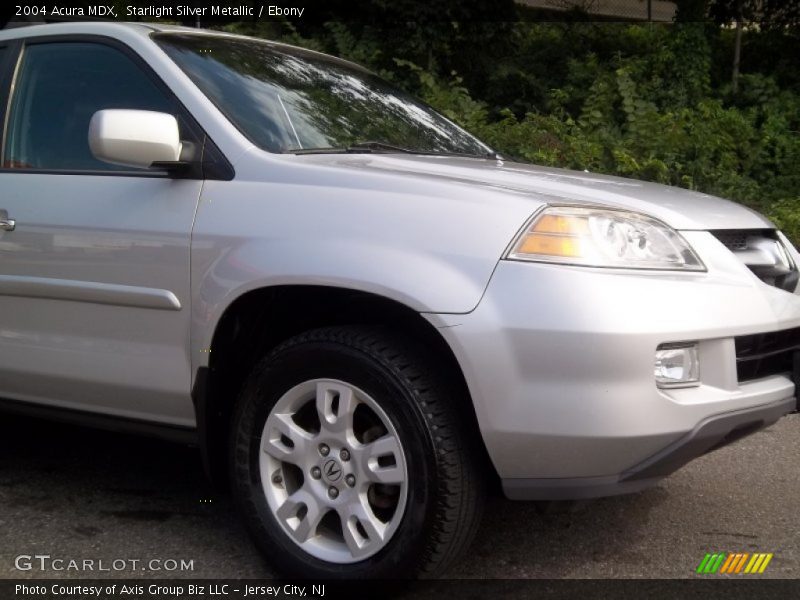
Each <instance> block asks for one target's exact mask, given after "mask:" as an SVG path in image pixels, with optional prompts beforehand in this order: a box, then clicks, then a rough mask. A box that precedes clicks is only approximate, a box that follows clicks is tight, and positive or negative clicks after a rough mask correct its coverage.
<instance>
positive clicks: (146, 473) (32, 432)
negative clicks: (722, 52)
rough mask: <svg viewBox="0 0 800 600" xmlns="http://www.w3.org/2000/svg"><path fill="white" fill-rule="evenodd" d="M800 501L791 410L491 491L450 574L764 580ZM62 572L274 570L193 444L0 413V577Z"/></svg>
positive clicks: (789, 540)
mask: <svg viewBox="0 0 800 600" xmlns="http://www.w3.org/2000/svg"><path fill="white" fill-rule="evenodd" d="M799 513H800V415H791V416H788V417H786V418H784V419H782V420H781V421H779V422H778V423H777V424H775V425H774V426H772V427H771V428H769V429H767V430H765V431H762V432H759V433H757V434H755V435H753V436H751V437H749V438H746V439H744V440H740V441H738V442H736V443H734V444H732V445H730V446H727V447H725V448H722V449H720V450H718V451H717V452H715V453H712V454H709V455H706V456H704V457H701V458H699V459H697V460H696V461H694V462H693V463H691V464H690V465H688V466H686V467H684V468H683V469H682V470H681V471H679V472H678V473H675V474H674V475H672V476H671V477H669V478H667V479H665V480H664V481H662V482H661V483H660V484H659V485H658V486H657V487H655V488H652V489H650V490H647V491H644V492H641V493H638V494H635V495H630V496H620V497H613V498H604V499H599V500H594V501H587V502H582V503H578V504H556V505H550V506H544V507H543V506H541V505H535V504H532V503H520V502H510V501H508V500H505V499H503V498H500V497H493V498H492V499H491V500H490V501H489V504H488V506H487V511H486V516H485V518H484V522H483V526H482V527H481V529H480V532H479V533H478V536H477V540H476V542H475V544H474V547H473V548H472V550H471V552H470V553H469V554H468V556H467V557H466V558H465V560H464V561H463V562H462V563H461V564H460V565H459V566H457V567H456V568H454V569H453V570H452V571H451V572H450V573H449V576H451V577H455V578H686V577H696V575H695V569H696V567H697V565H698V564H699V563H700V561H701V560H702V558H703V556H704V555H705V554H706V553H707V552H718V551H723V552H749V553H753V552H768V553H773V554H774V558H773V559H772V561H771V563H770V564H769V566H768V568H767V570H766V571H765V573H764V574H763V575H761V576H760V577H775V578H798V577H800V514H799ZM36 555H39V556H42V555H47V556H49V557H50V558H47V559H36V558H33V557H35V556H36ZM20 556H22V557H23V558H21V559H20V558H19V557H20ZM28 556H30V557H31V558H30V559H28V558H25V557H28ZM57 560H60V561H62V562H56V561H57ZM70 560H74V561H77V562H76V564H75V566H77V567H81V566H83V567H85V565H84V564H83V563H82V561H84V560H90V561H94V562H93V563H92V565H93V569H90V570H86V569H84V570H78V569H73V568H72V565H71V563H70V562H69V561H70ZM154 560H155V561H158V562H155V563H151V562H150V561H154ZM114 561H116V562H114ZM120 561H125V562H124V563H123V562H120ZM132 561H137V562H132ZM173 561H174V562H173ZM181 562H183V563H184V564H185V565H186V566H185V567H184V568H181ZM189 563H191V568H189ZM17 567H21V568H22V570H20V569H19V568H17ZM28 567H30V568H28ZM42 567H44V568H45V570H42ZM58 567H60V569H58V570H57V569H56V568H58ZM118 567H121V568H119V569H118ZM101 568H105V569H108V570H98V569H101ZM65 576H66V577H87V578H89V577H95V578H96V577H120V578H122V577H124V578H130V577H197V578H261V577H271V576H273V573H272V571H271V570H270V568H269V565H268V563H267V562H266V561H265V560H264V559H263V558H262V557H261V556H260V555H259V554H258V552H257V551H256V549H255V547H254V546H253V544H252V543H251V542H250V540H249V539H248V537H247V535H246V533H245V531H244V528H243V526H242V525H241V523H240V522H239V520H238V518H237V517H236V515H235V513H234V511H233V507H232V502H231V499H230V497H228V496H226V495H225V494H221V493H219V492H217V491H215V490H214V488H213V487H212V486H210V485H209V484H208V483H207V481H206V480H205V477H204V475H203V471H202V468H201V466H200V460H199V455H198V453H197V451H196V450H194V449H192V448H188V447H184V446H180V445H175V444H170V443H166V442H160V441H156V440H152V439H147V438H136V437H131V436H125V435H119V434H113V433H107V432H99V431H92V430H87V429H83V428H79V427H73V426H67V425H60V424H53V423H49V422H45V421H38V420H34V419H28V418H22V417H16V416H8V415H0V577H3V578H40V577H65Z"/></svg>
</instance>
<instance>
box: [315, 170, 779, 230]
mask: <svg viewBox="0 0 800 600" xmlns="http://www.w3.org/2000/svg"><path fill="white" fill-rule="evenodd" d="M303 159H304V160H308V162H314V163H316V164H321V165H322V164H324V165H327V166H332V167H340V168H342V167H344V168H347V169H355V170H362V171H370V172H373V173H377V172H385V173H387V174H391V175H394V176H405V175H407V176H408V177H409V178H426V179H432V180H435V181H437V182H440V183H444V182H451V183H454V184H459V185H469V186H471V187H473V189H474V187H475V186H483V187H486V188H488V189H490V190H493V191H495V192H497V191H503V190H505V191H507V192H513V193H514V195H519V194H526V195H527V194H530V195H531V199H532V200H537V201H539V202H548V203H553V204H555V203H568V204H594V205H603V206H608V207H613V208H620V209H626V210H630V211H635V212H639V213H644V214H647V215H650V216H652V217H655V218H657V219H659V220H661V221H663V222H664V223H666V224H668V225H669V226H671V227H673V228H675V229H682V230H709V229H763V228H773V227H774V225H772V223H770V222H769V221H768V220H767V219H766V218H765V217H763V216H761V215H760V214H758V213H757V212H755V211H753V210H750V209H749V208H746V207H744V206H742V205H740V204H736V203H734V202H731V201H729V200H723V199H722V198H717V197H715V196H710V195H708V194H701V193H699V192H693V191H690V190H685V189H682V188H678V187H671V186H666V185H661V184H657V183H648V182H644V181H638V180H636V179H624V178H621V177H613V176H610V175H598V174H594V173H588V172H581V171H569V170H566V169H555V168H549V167H539V166H536V165H528V164H523V163H514V162H509V161H504V160H484V159H476V158H458V157H449V156H419V155H416V156H415V155H403V154H401V155H398V154H315V155H306V156H303Z"/></svg>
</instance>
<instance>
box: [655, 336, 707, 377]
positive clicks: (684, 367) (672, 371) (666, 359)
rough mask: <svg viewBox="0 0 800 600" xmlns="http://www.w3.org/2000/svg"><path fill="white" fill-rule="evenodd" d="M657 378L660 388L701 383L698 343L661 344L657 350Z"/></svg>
mask: <svg viewBox="0 0 800 600" xmlns="http://www.w3.org/2000/svg"><path fill="white" fill-rule="evenodd" d="M655 376H656V384H658V387H678V386H685V385H698V384H699V383H700V359H699V357H698V355H697V342H686V343H680V344H661V345H660V346H659V347H658V349H657V350H656V362H655Z"/></svg>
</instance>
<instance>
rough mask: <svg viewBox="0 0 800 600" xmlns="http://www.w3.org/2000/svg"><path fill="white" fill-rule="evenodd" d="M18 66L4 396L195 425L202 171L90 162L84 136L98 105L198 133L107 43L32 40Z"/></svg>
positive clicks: (125, 52) (5, 210)
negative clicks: (191, 173)
mask: <svg viewBox="0 0 800 600" xmlns="http://www.w3.org/2000/svg"><path fill="white" fill-rule="evenodd" d="M4 53H5V54H6V58H8V54H9V49H5V50H4V49H2V48H0V60H3V57H2V55H3V54H4ZM13 62H14V64H13V69H11V72H13V85H10V86H7V87H8V89H10V96H11V101H10V104H9V108H8V111H7V113H8V114H6V115H5V119H4V121H5V129H4V135H3V144H2V155H0V397H2V398H5V399H11V400H16V401H20V402H29V403H39V404H45V405H51V406H58V407H65V408H71V409H77V410H86V411H92V412H99V413H106V414H111V415H118V416H125V417H132V418H136V419H145V420H156V421H160V422H163V423H170V424H175V425H183V426H192V425H193V424H194V411H193V407H192V403H191V399H190V381H191V375H190V360H189V351H188V340H189V320H190V309H191V307H190V282H189V272H190V271H189V242H190V235H191V229H192V222H193V219H194V214H195V210H196V208H197V203H198V199H199V196H200V191H201V187H202V181H201V180H200V179H199V178H196V179H192V178H188V179H176V178H172V177H170V176H169V175H168V174H167V173H165V172H159V171H152V170H136V169H129V168H123V167H119V166H114V165H110V164H106V163H103V162H101V161H98V160H97V159H95V158H94V157H93V156H92V154H91V151H90V150H89V146H88V141H87V133H88V125H89V119H90V118H91V117H92V115H93V114H94V113H95V112H96V111H98V110H101V109H104V108H130V109H145V110H155V111H160V112H168V113H171V114H174V115H176V116H177V117H178V119H179V122H180V125H181V137H182V139H184V140H186V141H189V142H193V143H198V139H199V137H200V136H199V135H198V132H197V131H195V130H193V129H192V125H191V119H190V117H188V115H186V114H185V113H184V112H183V108H182V107H181V106H180V105H179V104H178V102H177V100H175V98H174V97H173V96H172V95H171V93H170V92H169V90H168V89H167V88H166V86H165V85H164V83H163V82H161V81H160V80H158V79H157V77H156V76H155V75H154V74H153V73H152V72H151V71H150V70H149V68H148V67H147V65H145V64H144V63H143V62H142V60H141V59H140V58H139V57H138V56H136V55H134V54H133V53H132V51H130V50H129V49H128V48H127V47H125V46H122V45H120V44H118V43H116V42H114V41H111V40H108V39H106V38H96V37H81V38H32V39H30V40H27V41H26V42H25V44H24V46H23V47H22V48H20V52H19V55H18V56H14V57H13ZM4 106H5V103H4ZM11 221H13V224H12V223H11ZM3 222H5V225H3V224H2V223H3Z"/></svg>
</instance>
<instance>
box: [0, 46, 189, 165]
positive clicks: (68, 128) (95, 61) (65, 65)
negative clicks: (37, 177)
mask: <svg viewBox="0 0 800 600" xmlns="http://www.w3.org/2000/svg"><path fill="white" fill-rule="evenodd" d="M0 60H1V59H0ZM105 108H132V109H140V110H154V111H159V112H166V113H170V114H177V107H176V106H175V103H174V101H173V100H171V99H170V98H169V97H168V96H167V95H166V94H164V92H163V91H162V90H160V89H159V88H158V87H157V86H156V85H155V83H154V82H153V81H152V79H151V78H150V77H148V76H147V74H146V73H144V72H143V71H142V69H141V68H140V67H139V66H138V65H137V64H136V63H134V62H133V61H132V60H131V59H130V58H129V57H128V56H126V55H125V54H124V53H123V52H122V51H120V50H118V49H116V48H113V47H111V46H106V45H104V44H96V43H91V42H54V43H45V44H32V45H30V46H27V47H26V48H25V50H24V54H23V57H22V64H21V65H20V70H19V73H18V74H17V78H16V82H15V86H14V96H13V99H12V103H11V112H10V114H9V117H8V130H7V135H6V146H5V149H4V153H3V165H2V166H3V168H6V169H48V170H50V169H52V170H69V171H75V170H81V171H82V170H91V171H97V170H113V171H120V170H135V169H127V168H126V167H121V166H118V165H111V164H109V163H105V162H103V161H99V160H97V159H96V158H94V156H92V153H91V151H90V149H89V142H88V132H89V120H90V119H91V118H92V115H94V113H95V112H97V111H98V110H102V109H105Z"/></svg>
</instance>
